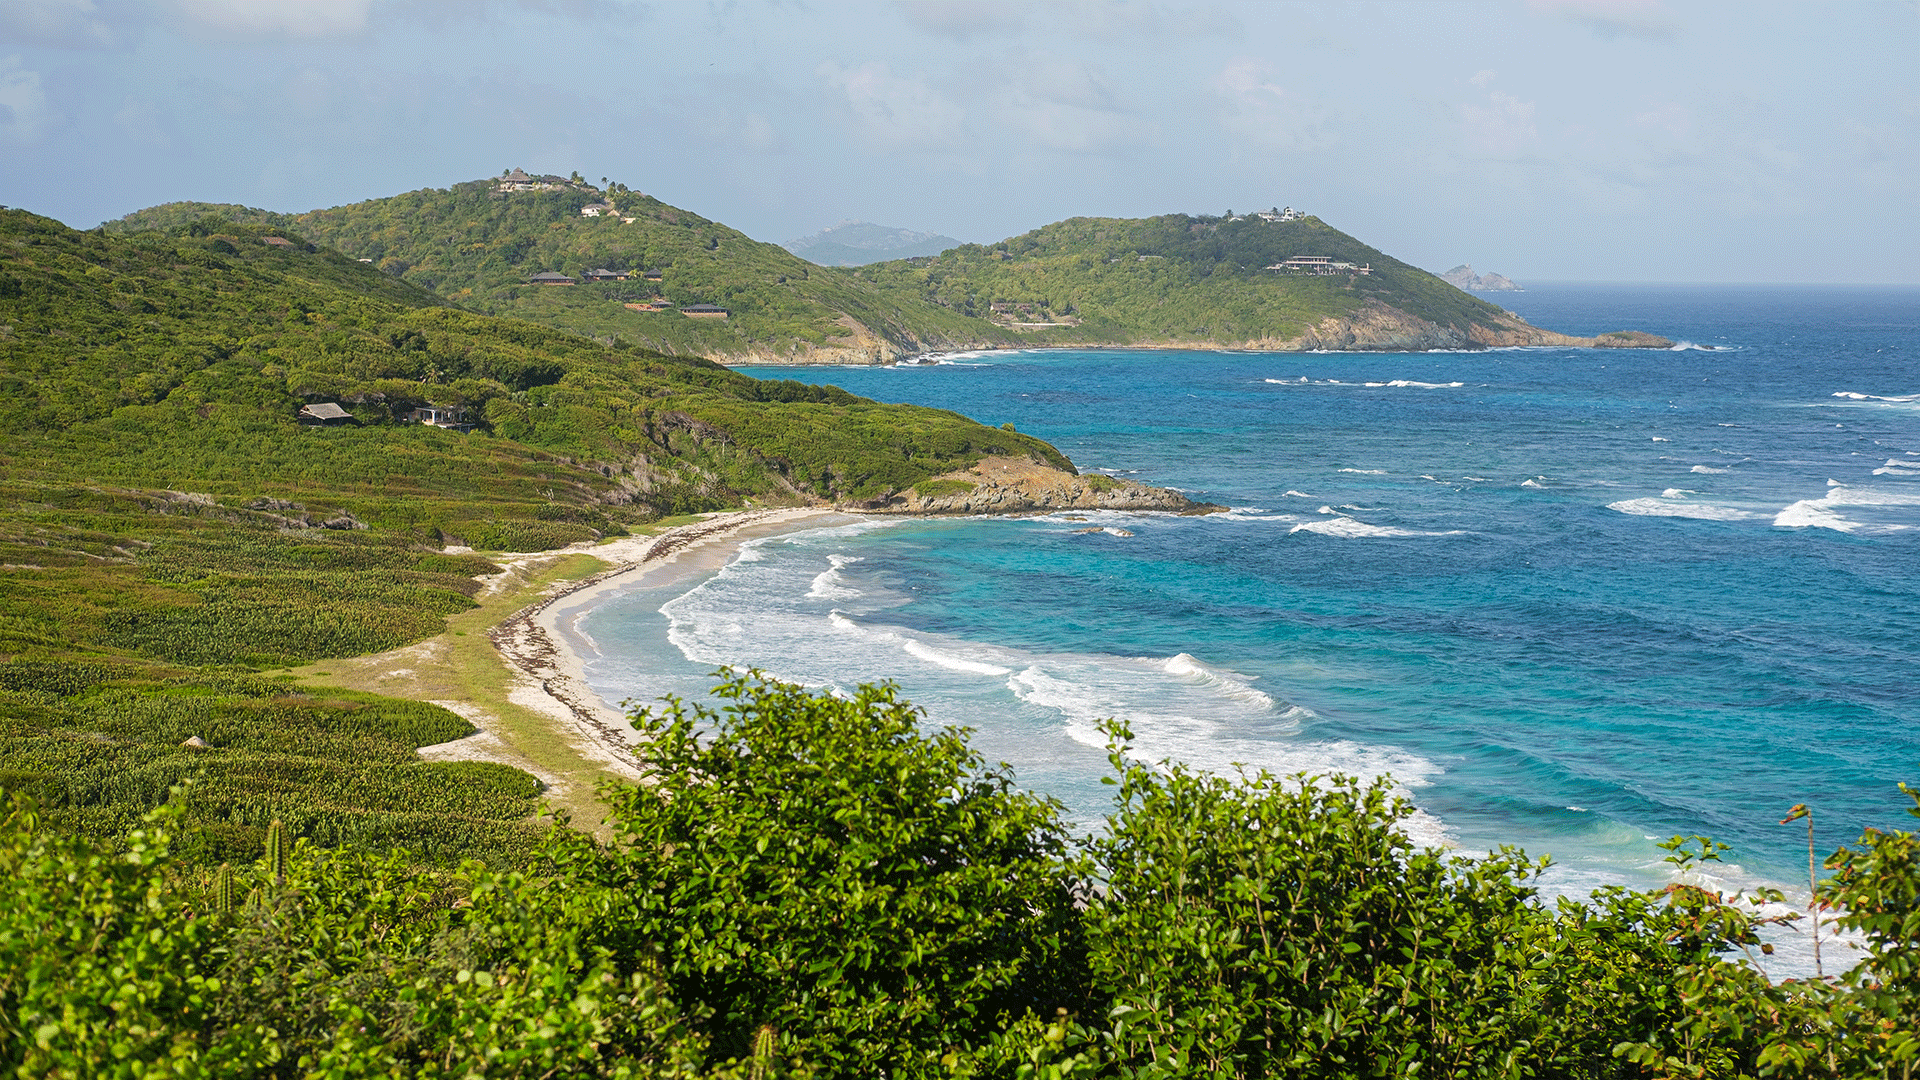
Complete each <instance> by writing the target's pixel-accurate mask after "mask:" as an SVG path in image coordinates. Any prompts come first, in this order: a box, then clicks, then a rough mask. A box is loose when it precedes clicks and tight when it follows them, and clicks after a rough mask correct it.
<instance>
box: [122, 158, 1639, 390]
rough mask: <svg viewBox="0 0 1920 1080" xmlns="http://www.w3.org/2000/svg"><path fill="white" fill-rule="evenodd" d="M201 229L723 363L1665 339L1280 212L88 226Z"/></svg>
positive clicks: (390, 207) (516, 215)
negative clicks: (843, 251)
mask: <svg viewBox="0 0 1920 1080" xmlns="http://www.w3.org/2000/svg"><path fill="white" fill-rule="evenodd" d="M209 218H212V219H218V220H222V221H226V222H229V223H232V224H239V225H246V226H248V227H252V228H259V229H264V230H270V231H275V232H277V233H280V234H284V235H285V236H286V237H289V238H295V237H297V238H298V239H299V240H300V241H301V242H303V243H307V242H310V243H312V244H314V245H316V246H320V247H326V248H331V249H333V250H336V251H338V252H340V253H341V254H342V255H344V256H345V257H347V258H348V259H350V260H355V261H358V262H360V263H362V264H364V265H367V266H369V267H371V268H374V269H377V270H379V271H381V272H382V273H385V274H386V275H388V276H390V277H394V278H398V279H399V280H401V281H404V282H407V283H408V284H411V285H414V286H417V287H418V288H420V289H423V290H425V291H428V292H431V293H433V294H435V295H437V296H439V297H440V298H442V299H443V300H445V301H446V302H448V303H450V304H454V305H458V306H459V307H461V308H464V309H467V310H471V311H476V312H481V313H485V314H492V315H506V316H512V317H514V318H519V319H525V320H528V321H530V322H537V323H541V324H543V325H547V326H551V327H554V328H557V329H561V330H565V331H568V332H570V333H574V334H579V335H583V336H586V337H591V338H596V339H599V340H604V341H612V342H618V343H622V344H626V345H631V346H635V347H639V348H643V349H648V350H652V351H654V352H658V353H661V354H663V355H668V356H699V357H704V358H707V359H711V360H714V361H717V362H719V363H722V364H727V365H735V366H738V365H781V364H882V363H892V362H896V361H899V360H902V359H907V358H911V357H914V356H918V355H923V354H927V353H933V352H947V351H955V350H963V349H1003V348H1034V347H1116V346H1119V347H1135V348H1201V349H1259V350H1276V351H1303V350H1319V349H1330V350H1363V351H1396V352H1398V351H1421V350H1429V349H1475V348H1490V347H1495V346H1513V345H1533V346H1560V347H1593V346H1619V345H1631V347H1660V346H1659V344H1658V343H1659V342H1660V341H1661V340H1662V339H1659V338H1657V337H1655V336H1653V335H1635V334H1628V335H1625V336H1622V335H1602V336H1601V337H1599V338H1579V337H1571V336H1568V335H1565V334H1559V333H1555V332H1554V331H1552V330H1548V329H1542V328H1538V327H1534V326H1530V325H1528V324H1527V323H1526V321H1525V320H1523V319H1521V318H1519V317H1518V316H1516V315H1514V314H1512V313H1511V312H1508V311H1504V310H1502V309H1501V308H1499V307H1497V306H1495V305H1493V304H1490V303H1488V302H1486V301H1485V300H1482V299H1480V298H1478V297H1476V296H1473V295H1470V294H1469V293H1468V292H1465V291H1462V289H1460V288H1458V287H1456V286H1455V285H1453V284H1449V283H1448V282H1447V281H1444V280H1442V279H1441V278H1439V277H1436V276H1435V275H1433V274H1430V273H1428V272H1426V271H1425V270H1421V269H1419V268H1418V267H1415V266H1412V265H1410V264H1408V263H1405V262H1402V261H1400V260H1398V259H1395V258H1393V257H1392V256H1390V255H1388V254H1387V253H1385V252H1383V251H1380V250H1379V249H1377V248H1374V247H1372V246H1370V245H1368V244H1365V243H1364V242H1362V241H1360V240H1358V239H1356V238H1354V237H1353V236H1350V235H1348V234H1347V233H1344V232H1342V231H1340V230H1338V229H1336V228H1334V227H1332V226H1331V225H1329V224H1327V223H1326V222H1324V221H1322V220H1321V219H1320V218H1319V217H1317V216H1315V215H1312V214H1308V213H1304V212H1300V211H1295V210H1293V209H1292V208H1288V209H1287V210H1285V211H1279V210H1276V211H1273V212H1260V213H1253V214H1235V213H1232V212H1231V211H1229V212H1227V213H1224V214H1219V215H1205V214H1201V215H1193V214H1167V215H1162V216H1159V217H1151V218H1071V219H1068V220H1066V221H1060V222H1055V223H1054V224H1051V225H1048V226H1045V227H1043V228H1040V229H1035V230H1033V231H1031V232H1027V233H1023V234H1021V235H1019V236H1016V237H1011V238H1008V239H1006V240H1002V241H999V242H998V243H994V244H985V245H983V244H958V245H955V246H952V247H949V248H946V249H945V250H942V251H940V252H939V253H938V254H925V255H916V256H915V257H912V258H893V259H888V260H886V261H881V262H874V263H868V264H866V265H859V266H821V265H818V264H816V263H814V262H809V261H808V260H807V259H804V258H801V257H800V256H799V255H796V254H794V252H793V251H789V250H787V249H786V248H783V247H780V246H778V245H774V244H767V243H761V242H759V241H756V240H754V239H752V238H751V237H748V236H746V235H745V234H743V233H741V232H739V231H738V230H735V229H731V228H728V227H727V226H726V225H724V224H721V223H719V222H716V221H712V220H709V219H707V218H705V217H702V216H700V215H699V214H697V213H694V212H692V211H689V210H684V209H681V208H679V207H675V206H671V205H668V204H667V203H664V202H662V201H660V200H659V199H657V198H654V197H652V196H650V195H646V194H644V193H642V192H639V191H636V190H633V189H632V188H629V187H627V186H626V185H624V184H620V183H617V182H611V181H609V182H606V183H605V184H604V185H602V186H596V185H593V184H590V183H588V182H587V181H586V180H584V179H583V178H581V177H580V176H579V174H578V173H575V174H573V175H572V176H571V177H560V176H534V175H530V174H527V173H524V172H521V171H519V170H513V171H509V172H506V173H504V174H503V175H502V176H501V177H498V178H495V179H489V180H473V181H467V182H463V183H456V184H453V185H451V186H450V187H447V188H428V189H423V190H420V191H414V192H408V193H406V194H403V195H396V196H392V197H389V198H382V199H371V200H367V201H365V202H359V203H353V204H351V205H347V206H339V207H333V208H330V209H322V210H312V211H308V212H306V213H300V214H283V213H276V212H270V211H265V210H257V209H252V208H248V207H243V206H233V205H224V204H211V203H168V204H165V205H162V206H156V207H151V208H149V209H146V210H141V211H138V212H136V213H133V214H129V215H127V216H126V217H124V218H121V219H119V220H116V221H111V222H108V223H106V225H105V226H104V228H105V229H106V230H107V231H108V232H110V233H119V234H132V233H137V232H140V231H143V230H151V229H163V230H164V229H177V228H181V227H184V226H187V225H188V224H190V223H192V222H196V221H200V220H203V219H209ZM876 230H877V231H876ZM845 231H846V232H847V233H848V234H849V235H850V236H852V237H853V238H854V239H857V240H859V241H860V242H861V243H874V244H882V243H891V242H894V241H897V240H900V237H898V236H890V235H883V234H887V233H888V231H887V230H885V229H882V228H880V227H878V226H861V227H860V228H859V229H854V228H852V227H849V228H848V229H846V230H845ZM831 232H832V231H831V230H829V233H828V234H822V235H823V236H827V235H831ZM855 234H857V235H855ZM869 234H871V235H869ZM915 235H918V234H915ZM813 239H816V238H809V240H813ZM794 246H795V249H796V250H801V249H802V245H801V244H800V242H798V241H796V242H794ZM809 253H810V254H812V253H813V252H812V251H811V249H809ZM821 258H822V259H823V261H825V260H826V259H827V256H825V255H822V256H821ZM833 261H839V262H853V261H858V260H856V259H853V258H837V257H836V258H834V259H833ZM1668 344H1670V343H1668Z"/></svg>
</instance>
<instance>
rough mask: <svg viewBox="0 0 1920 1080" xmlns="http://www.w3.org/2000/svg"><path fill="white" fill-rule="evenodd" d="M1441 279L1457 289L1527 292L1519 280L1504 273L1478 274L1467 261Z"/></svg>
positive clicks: (1442, 275)
mask: <svg viewBox="0 0 1920 1080" xmlns="http://www.w3.org/2000/svg"><path fill="white" fill-rule="evenodd" d="M1440 280H1441V281H1444V282H1446V283H1447V284H1449V285H1452V286H1453V287H1454V288H1456V289H1470V290H1472V291H1473V292H1525V291H1526V290H1525V289H1522V288H1521V287H1520V286H1519V284H1518V283H1517V282H1515V281H1514V280H1513V279H1512V278H1510V277H1507V276H1505V275H1503V274H1476V273H1474V272H1473V267H1471V266H1468V265H1467V264H1466V263H1461V264H1460V265H1459V266H1456V267H1454V268H1453V269H1451V270H1449V271H1447V272H1446V273H1444V274H1441V275H1440Z"/></svg>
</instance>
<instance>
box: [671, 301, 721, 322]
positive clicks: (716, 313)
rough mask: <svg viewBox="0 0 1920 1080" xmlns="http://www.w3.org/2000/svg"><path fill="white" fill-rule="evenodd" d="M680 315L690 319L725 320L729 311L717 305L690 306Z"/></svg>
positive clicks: (681, 311) (681, 310)
mask: <svg viewBox="0 0 1920 1080" xmlns="http://www.w3.org/2000/svg"><path fill="white" fill-rule="evenodd" d="M680 314H682V315H685V316H686V317H687V318H689V319H724V318H726V317H727V309H726V308H723V307H720V306H718V305H716V304H688V305H687V306H686V307H683V308H681V309H680Z"/></svg>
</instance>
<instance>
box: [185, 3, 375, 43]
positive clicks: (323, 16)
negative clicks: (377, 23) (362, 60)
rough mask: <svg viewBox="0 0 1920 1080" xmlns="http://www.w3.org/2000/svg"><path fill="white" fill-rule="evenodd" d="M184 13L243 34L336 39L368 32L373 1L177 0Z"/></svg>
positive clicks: (204, 23)
mask: <svg viewBox="0 0 1920 1080" xmlns="http://www.w3.org/2000/svg"><path fill="white" fill-rule="evenodd" d="M177 2H178V4H179V8H180V12H181V14H183V15H185V16H186V17H187V18H188V19H190V20H192V21H193V22H194V23H196V24H198V25H200V26H202V27H204V28H206V29H210V30H215V31H218V32H221V33H227V34H234V35H238V36H243V37H268V38H332V37H351V36H354V35H358V34H361V33H364V32H365V31H366V29H367V16H368V14H369V12H370V11H371V10H372V8H373V0H177Z"/></svg>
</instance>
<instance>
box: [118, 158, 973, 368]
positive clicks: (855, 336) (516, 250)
mask: <svg viewBox="0 0 1920 1080" xmlns="http://www.w3.org/2000/svg"><path fill="white" fill-rule="evenodd" d="M501 187H502V184H501V181H499V180H497V179H495V180H475V181H469V182H466V183H459V184H454V185H453V186H451V187H449V188H445V189H439V188H427V189H423V190H420V191H412V192H407V193H406V194H403V195H396V196H392V197H389V198H383V199H371V200H368V201H366V202H360V203H353V204H351V205H347V206H337V207H333V208H331V209H326V210H313V211H309V212H306V213H300V214H281V213H274V212H271V211H265V210H257V209H253V208H249V207H240V206H231V205H224V204H214V203H194V202H187V203H168V204H164V205H161V206H156V207H151V208H148V209H146V210H141V211H137V212H135V213H132V214H128V215H127V216H126V217H124V218H120V219H118V220H116V221H111V222H107V223H106V225H105V226H104V227H105V228H106V229H107V231H108V232H110V233H122V234H126V233H132V232H138V231H141V230H144V229H152V228H172V227H179V226H182V225H184V224H186V223H188V222H191V221H194V220H197V219H199V218H201V217H203V216H206V215H209V214H211V215H216V216H219V217H222V218H225V219H227V220H230V221H235V222H242V223H247V224H250V225H256V226H262V227H265V226H273V227H279V228H288V229H294V230H297V231H299V232H300V233H301V234H302V235H303V236H305V237H307V238H308V239H310V240H312V241H314V242H315V243H319V244H323V245H326V246H328V247H331V248H334V249H336V250H338V251H340V252H341V253H342V254H344V255H346V256H348V257H349V258H351V259H365V260H370V261H371V262H372V264H373V265H374V266H375V267H377V268H378V269H380V270H382V271H384V272H386V273H387V274H389V275H392V276H395V277H398V278H401V279H402V280H405V281H407V282H410V283H412V284H415V285H418V286H420V287H421V288H423V289H427V290H430V291H432V292H434V293H436V294H439V295H441V296H444V297H446V298H447V299H450V300H452V301H454V302H456V303H458V304H460V305H461V306H462V307H465V308H468V309H471V310H474V311H480V312H485V313H487V314H494V315H513V316H517V317H520V318H524V319H529V320H532V321H534V322H540V323H545V324H547V325H549V326H557V327H560V328H562V329H565V330H569V331H572V332H574V333H578V334H584V335H587V336H589V337H596V338H602V339H609V340H620V341H626V342H629V343H632V344H635V345H640V346H644V347H647V348H651V349H655V350H658V351H660V352H663V353H667V354H670V355H678V356H705V357H711V358H713V359H716V360H721V361H725V362H727V363H805V362H815V363H873V362H878V361H882V360H888V359H893V358H895V357H898V356H902V355H911V354H914V353H919V352H924V351H928V350H933V349H944V348H957V347H963V346H968V347H970V346H977V345H981V344H1000V343H1005V342H1008V341H1010V335H1006V334H1004V333H1002V332H998V331H996V330H995V329H994V328H993V327H992V326H990V325H986V324H982V323H978V322H976V321H974V320H972V319H969V318H967V317H966V316H964V315H961V314H958V313H955V312H951V311H947V310H944V309H941V308H938V307H935V306H932V305H927V304H924V303H915V304H909V305H906V306H904V307H903V306H901V305H900V304H899V303H898V302H897V301H895V300H893V299H891V298H882V297H880V296H879V295H877V294H876V293H875V291H874V290H873V288H872V287H871V286H869V285H867V284H866V283H864V282H862V281H860V280H858V279H857V278H854V277H852V276H851V275H850V274H848V273H847V272H845V271H840V270H831V269H826V268H823V267H821V266H818V265H815V264H814V263H811V262H808V261H807V260H805V259H802V258H800V257H799V256H797V255H794V254H793V253H791V252H789V251H787V250H786V249H784V248H782V247H780V246H778V245H775V244H763V243H760V242H759V241H756V240H754V239H752V238H751V237H749V236H747V235H745V234H744V233H741V232H739V231H738V230H735V229H730V228H728V227H726V226H725V225H722V224H720V223H718V222H714V221H710V220H708V219H706V218H704V217H701V216H700V215H698V214H695V213H693V212H691V211H688V210H682V209H680V208H678V207H674V206H669V205H667V204H666V203H663V202H661V201H659V200H658V199H655V198H652V197H651V196H648V195H644V194H641V193H640V192H636V191H631V190H629V189H627V188H625V187H623V186H621V185H618V184H613V185H609V187H608V189H607V190H605V191H602V190H599V189H595V188H592V187H590V186H586V185H576V184H567V185H564V186H559V187H557V188H554V189H549V190H513V191H502V190H500V189H501ZM602 207H604V208H605V209H604V210H602V209H600V208H602ZM589 208H591V209H594V210H595V211H596V213H595V214H593V215H592V216H588V215H585V214H583V213H582V211H583V210H585V209H589ZM603 269H604V270H611V271H615V272H616V274H618V275H621V276H625V277H626V280H609V281H604V282H593V281H588V280H586V278H585V275H587V274H588V273H589V272H591V271H595V270H603ZM647 271H657V272H658V277H657V279H654V280H650V279H649V278H648V277H647V276H646V272H647ZM541 273H557V274H561V275H564V276H567V277H571V278H573V279H574V280H575V281H576V282H577V284H575V285H573V286H566V285H532V284H529V279H531V278H533V277H534V275H536V274H541ZM656 302H659V303H660V305H661V306H658V307H656V306H654V305H655V303H656ZM629 304H632V305H636V306H635V307H628V306H627V305H629ZM693 305H710V306H713V307H716V308H720V309H723V310H724V312H725V314H724V315H721V314H720V313H718V312H714V313H711V314H710V315H709V316H707V317H701V318H689V317H687V316H684V315H682V314H681V313H680V309H682V308H685V307H690V306H693Z"/></svg>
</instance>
